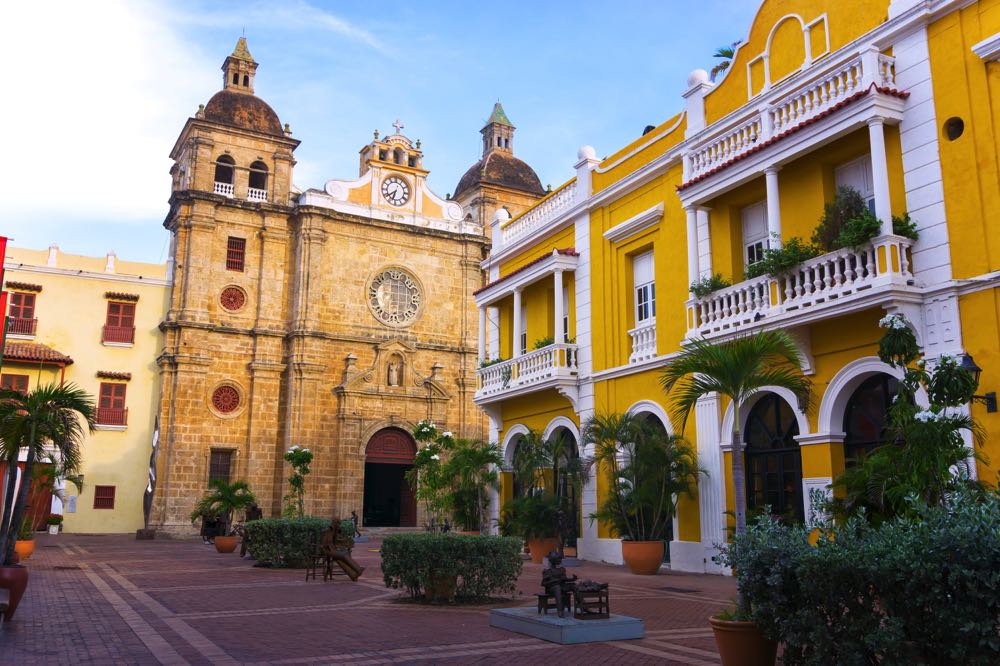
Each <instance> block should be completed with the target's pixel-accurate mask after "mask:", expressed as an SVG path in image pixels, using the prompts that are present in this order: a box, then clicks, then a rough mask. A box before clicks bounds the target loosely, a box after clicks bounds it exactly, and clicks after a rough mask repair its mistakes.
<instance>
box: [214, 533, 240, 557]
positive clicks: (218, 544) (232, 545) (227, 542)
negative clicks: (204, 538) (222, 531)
mask: <svg viewBox="0 0 1000 666" xmlns="http://www.w3.org/2000/svg"><path fill="white" fill-rule="evenodd" d="M214 542H215V550H217V551H218V552H220V553H231V552H233V551H234V550H236V544H237V543H238V541H237V538H236V537H234V536H217V537H215V539H214Z"/></svg>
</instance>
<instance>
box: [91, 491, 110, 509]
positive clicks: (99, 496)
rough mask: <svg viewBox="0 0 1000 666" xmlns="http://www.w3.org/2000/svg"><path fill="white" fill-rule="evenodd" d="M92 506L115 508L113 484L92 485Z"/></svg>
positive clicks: (96, 507)
mask: <svg viewBox="0 0 1000 666" xmlns="http://www.w3.org/2000/svg"><path fill="white" fill-rule="evenodd" d="M94 508H95V509H113V508H115V487H114V486H94Z"/></svg>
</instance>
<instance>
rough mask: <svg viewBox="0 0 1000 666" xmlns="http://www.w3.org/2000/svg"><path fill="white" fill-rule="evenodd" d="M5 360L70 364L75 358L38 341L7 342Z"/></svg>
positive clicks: (4, 353)
mask: <svg viewBox="0 0 1000 666" xmlns="http://www.w3.org/2000/svg"><path fill="white" fill-rule="evenodd" d="M3 360H4V361H12V362H15V363H23V362H31V363H44V364H46V365H70V364H71V363H73V359H71V358H70V357H69V356H66V355H65V354H63V353H62V352H58V351H56V350H55V349H53V348H52V347H47V346H45V345H42V344H39V343H37V342H9V341H8V342H7V344H5V345H4V348H3Z"/></svg>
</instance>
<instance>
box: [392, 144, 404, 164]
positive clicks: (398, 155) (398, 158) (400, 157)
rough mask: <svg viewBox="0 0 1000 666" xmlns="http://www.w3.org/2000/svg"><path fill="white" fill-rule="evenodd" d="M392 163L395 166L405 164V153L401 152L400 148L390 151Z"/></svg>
mask: <svg viewBox="0 0 1000 666" xmlns="http://www.w3.org/2000/svg"><path fill="white" fill-rule="evenodd" d="M392 157H393V162H395V163H396V164H406V153H405V152H403V149H402V148H397V149H396V150H394V151H392Z"/></svg>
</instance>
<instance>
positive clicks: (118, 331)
mask: <svg viewBox="0 0 1000 666" xmlns="http://www.w3.org/2000/svg"><path fill="white" fill-rule="evenodd" d="M101 342H103V343H104V344H115V345H131V344H134V343H135V326H107V325H105V326H104V329H103V330H102V332H101Z"/></svg>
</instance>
